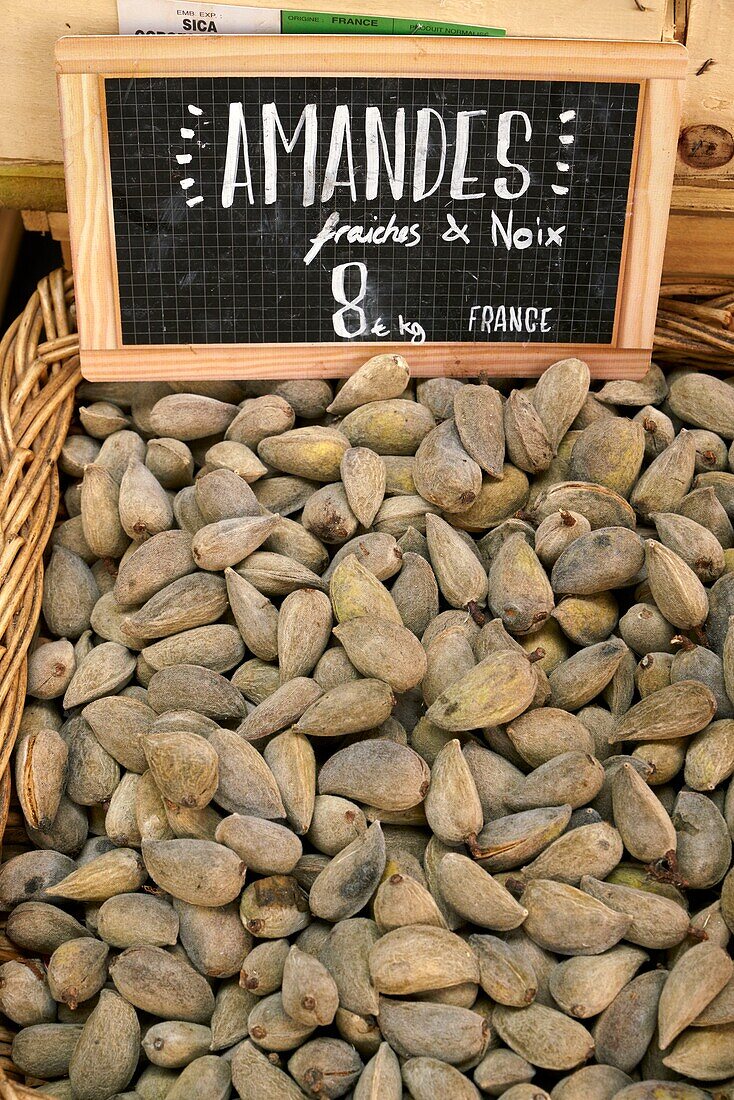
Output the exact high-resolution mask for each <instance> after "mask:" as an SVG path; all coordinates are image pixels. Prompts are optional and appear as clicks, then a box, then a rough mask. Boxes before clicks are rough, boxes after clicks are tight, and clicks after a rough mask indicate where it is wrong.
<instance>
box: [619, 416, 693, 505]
mask: <svg viewBox="0 0 734 1100" xmlns="http://www.w3.org/2000/svg"><path fill="white" fill-rule="evenodd" d="M695 465H696V442H695V439H694V437H693V436H692V435H691V433H690V432H687V431H686V430H685V428H684V429H683V430H682V431H681V432H680V434H679V435H677V436H676V437H675V439H674V440H673V442H672V443H671V444H670V446H668V447H666V448H665V450H664V451H663V452H662V453H661V454H660V455H658V457H657V458H656V459H655V460H654V461H653V462H651V464H650V465H649V466H648V468H647V469H646V470H645V472H644V473H643V474H642V477H641V478H640V480H639V481H638V482H637V484H636V485H635V487H634V489H633V490H632V493H631V495H630V503H631V504H632V507H633V508H634V509H635V510H636V511H637V512H639V514H640V515H641V516H651V515H652V514H653V513H655V512H677V510H678V508H679V506H680V504H681V503H682V501H683V498H684V497H685V496H686V494H687V493H688V491H689V489H690V488H691V483H692V481H693V474H694V470H695Z"/></svg>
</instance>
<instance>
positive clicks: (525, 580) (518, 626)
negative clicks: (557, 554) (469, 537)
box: [489, 534, 553, 635]
mask: <svg viewBox="0 0 734 1100" xmlns="http://www.w3.org/2000/svg"><path fill="white" fill-rule="evenodd" d="M489 606H490V608H491V610H492V613H493V614H494V615H495V616H497V617H498V618H500V619H501V620H502V623H503V625H504V626H505V628H506V629H507V630H508V631H510V632H511V633H512V634H517V635H524V634H532V633H534V632H535V631H536V630H539V629H540V627H541V626H542V625H543V623H544V622H545V621H546V619H547V618H548V616H549V615H550V613H551V612H552V610H553V591H552V589H551V586H550V584H549V582H548V577H547V576H546V573H545V570H544V569H543V567H542V565H541V564H540V562H539V561H538V558H537V556H536V554H535V551H534V550H533V548H532V547H531V546H528V544H527V542H526V540H525V538H524V537H523V535H521V534H514V535H510V536H509V538H507V539H506V540H505V542H504V543H503V544H502V546H501V547H500V549H499V550H498V551H497V553H496V554H495V556H494V558H493V559H492V564H491V566H490V568H489Z"/></svg>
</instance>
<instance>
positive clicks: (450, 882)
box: [438, 852, 528, 932]
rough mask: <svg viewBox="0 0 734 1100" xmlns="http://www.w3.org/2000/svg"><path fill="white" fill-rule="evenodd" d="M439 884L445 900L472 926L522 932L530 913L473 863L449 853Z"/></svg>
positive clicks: (462, 856) (442, 867) (440, 864)
mask: <svg viewBox="0 0 734 1100" xmlns="http://www.w3.org/2000/svg"><path fill="white" fill-rule="evenodd" d="M438 884H439V888H440V890H441V894H442V896H443V898H444V900H445V901H446V902H447V903H448V904H449V905H450V906H451V908H452V909H453V910H454V911H455V912H456V913H458V914H459V916H460V917H463V919H464V920H465V921H467V922H468V923H470V924H476V925H478V927H480V928H491V929H494V930H496V931H498V932H509V931H511V929H513V928H518V927H519V926H520V925H521V924H522V923H523V921H524V920H525V917H526V916H527V915H528V913H527V909H525V908H524V907H523V906H522V905H520V904H518V902H516V901H515V899H514V897H513V896H512V894H511V893H510V892H509V890H507V889H506V888H505V887H504V886H502V885H501V884H500V883H499V882H497V880H496V879H494V878H492V876H491V875H490V874H489V873H488V872H487V871H485V870H484V869H483V868H482V867H480V866H479V864H478V863H475V861H474V860H473V859H469V857H468V856H465V855H461V854H460V853H459V852H449V853H448V855H445V856H444V857H443V859H442V860H441V861H440V863H439V865H438Z"/></svg>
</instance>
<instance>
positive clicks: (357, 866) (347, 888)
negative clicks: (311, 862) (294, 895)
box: [309, 821, 386, 923]
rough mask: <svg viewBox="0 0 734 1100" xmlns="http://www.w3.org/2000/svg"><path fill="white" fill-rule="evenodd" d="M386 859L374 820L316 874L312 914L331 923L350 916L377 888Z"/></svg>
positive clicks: (311, 904)
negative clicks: (365, 830)
mask: <svg viewBox="0 0 734 1100" xmlns="http://www.w3.org/2000/svg"><path fill="white" fill-rule="evenodd" d="M385 860H386V855H385V838H384V836H383V833H382V827H381V825H380V823H379V821H376V822H375V823H374V824H373V825H370V827H369V829H368V830H367V832H366V833H365V834H364V835H363V836H361V837H358V838H357V839H356V840H353V841H352V843H351V844H348V845H347V847H346V848H343V849H342V851H341V852H339V854H338V855H336V856H334V858H333V859H332V860H330V861H329V863H328V864H327V866H326V867H325V868H324V870H323V871H322V872H321V874H319V875H318V877H317V878H316V880H315V882H314V884H313V886H312V887H311V892H310V894H309V906H310V909H311V912H312V913H313V915H314V916H315V917H320V918H321V919H322V920H328V921H331V922H332V923H336V922H337V921H342V920H346V919H347V918H348V917H353V916H354V915H355V913H358V912H359V911H360V909H362V908H364V906H365V905H366V904H367V902H368V901H369V899H370V898H371V897H372V895H373V894H374V892H375V890H376V889H377V887H378V886H379V884H380V879H381V878H382V873H383V871H384V869H385Z"/></svg>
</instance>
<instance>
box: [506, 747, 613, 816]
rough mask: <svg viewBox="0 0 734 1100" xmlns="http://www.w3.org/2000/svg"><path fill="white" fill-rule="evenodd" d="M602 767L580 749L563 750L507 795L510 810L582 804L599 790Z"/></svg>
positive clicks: (602, 779) (593, 757)
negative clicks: (575, 750)
mask: <svg viewBox="0 0 734 1100" xmlns="http://www.w3.org/2000/svg"><path fill="white" fill-rule="evenodd" d="M603 782H604V769H603V767H602V765H601V764H600V763H599V761H598V760H597V759H596V757H595V756H592V755H590V754H589V753H584V752H564V753H560V754H559V755H558V756H554V757H552V758H551V759H550V760H548V761H546V763H545V764H541V765H540V766H539V767H537V768H535V769H534V770H533V771H532V772H530V774H529V775H528V776H526V778H525V780H524V781H523V782H522V783H519V784H518V785H517V787H515V788H514V789H513V790H512V791H510V792H509V793H508V795H507V799H506V801H507V804H508V805H509V807H510V808H511V809H513V810H533V809H540V808H542V807H546V806H563V805H569V806H571V807H573V809H577V808H578V807H579V806H585V805H586V804H587V803H588V802H591V800H592V799H593V798H595V797H596V795H597V794H598V793H599V791H600V790H601V788H602V784H603Z"/></svg>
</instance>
